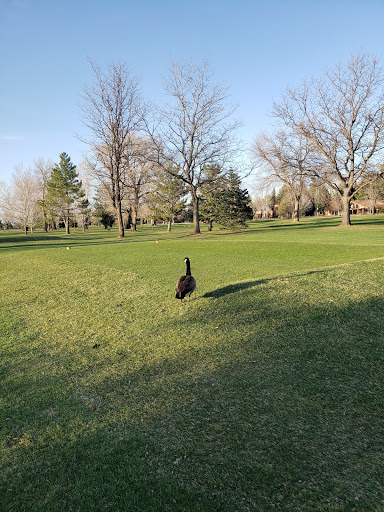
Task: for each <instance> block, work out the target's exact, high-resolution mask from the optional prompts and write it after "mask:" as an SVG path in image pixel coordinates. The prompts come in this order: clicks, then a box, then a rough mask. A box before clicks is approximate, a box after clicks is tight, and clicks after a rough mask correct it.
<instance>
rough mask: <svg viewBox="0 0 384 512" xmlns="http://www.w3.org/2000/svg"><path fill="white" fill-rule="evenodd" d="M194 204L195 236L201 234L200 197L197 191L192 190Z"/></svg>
mask: <svg viewBox="0 0 384 512" xmlns="http://www.w3.org/2000/svg"><path fill="white" fill-rule="evenodd" d="M191 195H192V203H193V234H194V235H199V234H200V218H199V197H198V196H197V194H196V190H195V189H192V190H191Z"/></svg>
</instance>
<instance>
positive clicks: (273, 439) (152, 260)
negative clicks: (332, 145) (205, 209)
mask: <svg viewBox="0 0 384 512" xmlns="http://www.w3.org/2000/svg"><path fill="white" fill-rule="evenodd" d="M353 221H354V226H353V227H351V228H340V227H339V226H338V225H339V223H340V220H338V219H333V218H330V219H304V220H303V221H302V222H300V224H299V225H293V224H292V223H291V222H289V221H276V220H274V221H263V222H254V223H250V224H249V226H248V228H246V229H244V230H240V231H238V232H228V231H221V230H219V229H216V230H214V231H213V232H212V233H208V232H207V231H206V228H205V227H203V233H202V234H201V235H199V236H192V235H191V231H192V229H191V226H189V225H177V226H174V228H173V229H172V232H171V233H167V231H166V227H164V226H158V227H155V228H151V227H147V226H143V227H139V231H138V232H137V233H127V237H126V238H125V239H124V240H118V239H117V231H114V230H112V231H104V230H102V229H99V228H91V229H89V230H88V232H87V233H86V234H83V233H81V232H80V230H73V234H71V235H69V236H65V235H64V233H63V232H62V231H58V232H54V233H48V234H44V233H41V232H38V233H35V234H33V235H29V236H28V237H25V236H24V235H23V234H22V233H21V232H17V231H9V232H7V231H0V272H1V308H0V351H1V360H0V365H1V381H0V386H1V402H0V437H1V448H0V449H1V467H0V510H1V511H15V512H24V511H25V512H35V511H36V512H45V511H46V512H56V511H57V512H63V511H65V512H67V511H81V512H85V511H111V512H117V511H121V512H126V511H128V512H129V511H135V512H136V511H158V512H162V511H180V512H182V511H183V512H184V511H191V512H192V511H193V512H196V511H207V512H211V511H226V512H234V511H252V512H253V511H255V512H258V511H275V510H276V511H290V512H291V511H300V512H301V511H304V512H305V511H313V512H317V511H357V512H360V511H372V512H373V511H383V510H384V491H383V487H382V483H383V475H384V451H383V448H384V447H383V444H384V443H383V439H384V393H383V391H384V389H383V387H384V386H383V384H384V379H383V344H384V343H383V342H384V334H383V333H384V216H376V217H368V216H367V217H357V218H354V219H353ZM156 241H158V243H156ZM67 246H70V247H71V248H70V250H68V249H67V248H66V247H67ZM185 256H188V257H189V258H190V260H191V266H192V273H193V275H194V276H195V278H196V281H197V289H196V292H195V293H194V294H193V295H192V300H191V301H190V302H184V303H180V301H177V300H176V299H175V298H174V287H175V284H176V281H177V279H178V277H179V276H180V275H181V274H182V273H184V271H185V264H184V263H183V259H184V257H185Z"/></svg>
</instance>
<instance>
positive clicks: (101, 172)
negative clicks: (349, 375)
mask: <svg viewBox="0 0 384 512" xmlns="http://www.w3.org/2000/svg"><path fill="white" fill-rule="evenodd" d="M91 66H92V69H93V71H94V73H95V76H96V82H95V84H94V85H93V86H92V87H86V88H85V89H84V100H85V103H84V104H83V105H82V112H83V122H84V125H85V126H86V127H87V128H88V129H89V131H90V134H91V135H90V137H89V138H87V139H84V138H83V139H82V140H84V142H86V143H87V144H89V146H90V147H91V150H92V153H93V156H94V169H95V175H96V177H97V178H98V179H99V181H100V182H102V183H103V185H104V186H105V187H108V191H109V195H110V198H111V202H112V205H113V208H114V211H115V214H116V218H117V223H118V228H119V237H120V238H122V237H124V224H123V218H122V207H121V204H122V200H123V195H124V192H123V176H124V170H125V155H126V153H127V147H128V146H129V144H130V142H131V140H132V136H133V135H136V134H137V133H138V131H139V130H140V123H141V119H142V111H141V99H140V94H139V87H138V78H137V77H134V76H131V74H130V73H129V71H128V69H127V66H126V65H125V64H109V65H108V66H107V70H106V72H105V73H103V72H102V71H101V70H100V68H98V67H97V66H96V65H95V64H94V63H93V62H91Z"/></svg>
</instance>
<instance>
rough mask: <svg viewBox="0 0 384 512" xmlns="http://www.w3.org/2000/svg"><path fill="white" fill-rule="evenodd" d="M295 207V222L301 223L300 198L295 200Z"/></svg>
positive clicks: (293, 218) (293, 215)
mask: <svg viewBox="0 0 384 512" xmlns="http://www.w3.org/2000/svg"><path fill="white" fill-rule="evenodd" d="M294 202H295V206H294V210H293V214H292V220H293V222H299V220H300V198H298V197H295V198H294Z"/></svg>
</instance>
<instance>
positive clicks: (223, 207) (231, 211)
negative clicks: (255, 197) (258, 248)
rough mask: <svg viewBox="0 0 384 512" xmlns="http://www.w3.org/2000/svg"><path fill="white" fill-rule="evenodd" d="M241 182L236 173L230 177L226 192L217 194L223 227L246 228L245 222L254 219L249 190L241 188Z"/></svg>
mask: <svg viewBox="0 0 384 512" xmlns="http://www.w3.org/2000/svg"><path fill="white" fill-rule="evenodd" d="M240 186H241V180H240V178H239V176H238V175H237V174H236V173H235V172H233V171H232V172H230V173H229V175H228V180H227V186H226V189H225V190H220V191H218V192H217V194H216V199H217V213H218V219H217V220H218V222H220V223H221V224H222V225H223V226H225V227H229V228H232V229H233V228H235V227H237V226H245V221H247V220H250V219H252V217H253V210H252V207H251V198H250V196H249V193H248V190H247V189H242V188H240Z"/></svg>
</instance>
